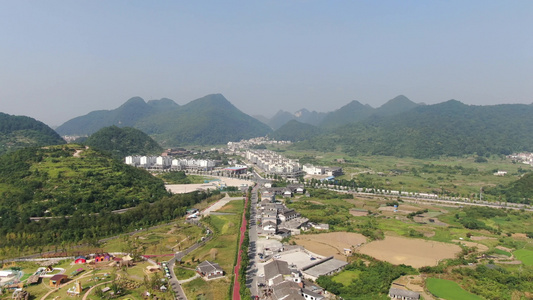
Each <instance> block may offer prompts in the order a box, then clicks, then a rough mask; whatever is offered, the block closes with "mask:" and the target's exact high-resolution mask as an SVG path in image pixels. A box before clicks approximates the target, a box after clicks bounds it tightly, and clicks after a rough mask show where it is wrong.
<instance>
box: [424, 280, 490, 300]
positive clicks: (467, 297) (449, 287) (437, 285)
mask: <svg viewBox="0 0 533 300" xmlns="http://www.w3.org/2000/svg"><path fill="white" fill-rule="evenodd" d="M426 285H427V289H428V290H429V292H430V293H432V294H433V295H435V296H437V297H439V298H442V299H446V300H454V299H464V300H482V299H483V298H480V297H478V296H476V295H474V294H471V293H469V292H467V291H465V290H463V289H462V288H461V287H460V286H459V285H458V284H457V283H455V282H453V281H450V280H444V279H438V278H428V279H427V280H426Z"/></svg>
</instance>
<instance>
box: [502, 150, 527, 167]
mask: <svg viewBox="0 0 533 300" xmlns="http://www.w3.org/2000/svg"><path fill="white" fill-rule="evenodd" d="M507 157H508V158H510V159H512V160H516V161H519V162H521V163H523V164H526V165H530V166H533V153H529V152H522V153H513V154H511V155H509V156H507Z"/></svg>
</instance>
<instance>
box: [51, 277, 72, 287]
mask: <svg viewBox="0 0 533 300" xmlns="http://www.w3.org/2000/svg"><path fill="white" fill-rule="evenodd" d="M67 280H68V276H67V275H65V274H56V275H54V276H52V277H51V278H50V287H53V288H57V287H59V286H60V285H61V284H62V283H64V282H66V281H67Z"/></svg>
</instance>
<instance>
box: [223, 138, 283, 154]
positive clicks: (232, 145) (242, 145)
mask: <svg viewBox="0 0 533 300" xmlns="http://www.w3.org/2000/svg"><path fill="white" fill-rule="evenodd" d="M290 143H291V142H290V141H276V140H271V139H269V138H268V137H256V138H252V139H249V140H241V141H239V142H228V150H230V151H239V150H245V149H250V148H252V147H254V146H259V145H288V144H290Z"/></svg>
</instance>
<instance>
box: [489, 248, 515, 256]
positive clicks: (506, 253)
mask: <svg viewBox="0 0 533 300" xmlns="http://www.w3.org/2000/svg"><path fill="white" fill-rule="evenodd" d="M493 251H494V253H496V254H500V255H505V256H507V257H511V255H512V254H511V253H509V252H507V251H504V250H502V249H498V248H496V249H494V250H493Z"/></svg>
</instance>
